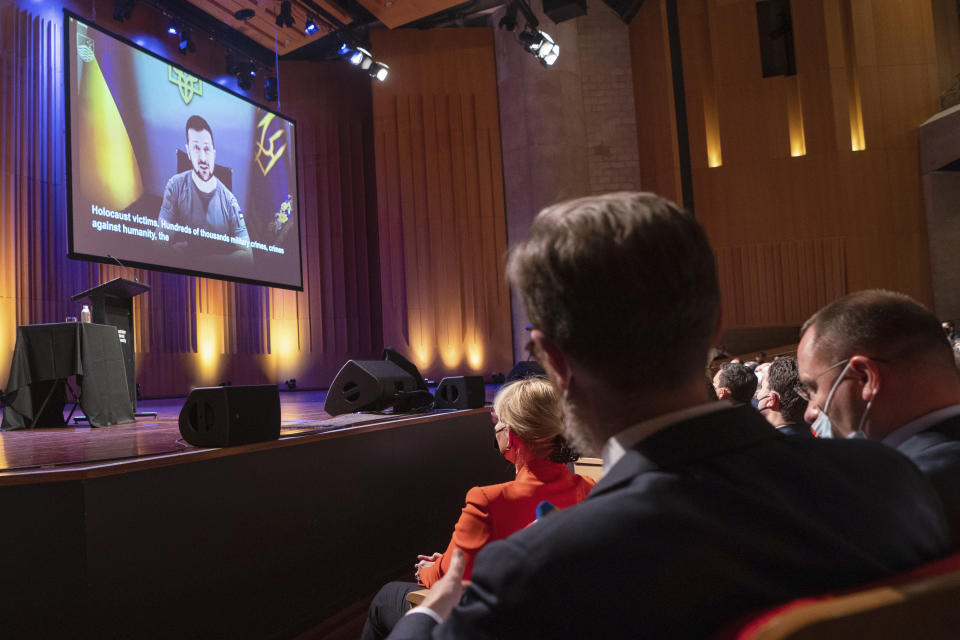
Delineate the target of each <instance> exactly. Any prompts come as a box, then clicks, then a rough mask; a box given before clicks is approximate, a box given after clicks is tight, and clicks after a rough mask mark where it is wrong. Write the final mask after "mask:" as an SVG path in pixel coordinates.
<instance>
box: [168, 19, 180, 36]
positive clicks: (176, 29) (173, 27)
mask: <svg viewBox="0 0 960 640" xmlns="http://www.w3.org/2000/svg"><path fill="white" fill-rule="evenodd" d="M167 33H169V34H170V35H172V36H178V35H180V25H179V24H178V23H177V21H176V20H174V19H172V18H171V19H170V24H169V25H168V26H167Z"/></svg>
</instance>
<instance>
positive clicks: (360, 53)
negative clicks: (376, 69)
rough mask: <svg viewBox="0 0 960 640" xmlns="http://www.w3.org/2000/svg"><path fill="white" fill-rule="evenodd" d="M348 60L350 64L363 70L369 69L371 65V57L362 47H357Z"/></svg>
mask: <svg viewBox="0 0 960 640" xmlns="http://www.w3.org/2000/svg"><path fill="white" fill-rule="evenodd" d="M349 60H350V64H352V65H354V66H355V67H360V68H361V69H364V70H366V69H369V68H370V65H372V64H373V56H372V55H370V52H369V51H367V50H366V49H364V48H363V47H357V48H356V49H355V50H354V51H353V53H351V54H350V58H349Z"/></svg>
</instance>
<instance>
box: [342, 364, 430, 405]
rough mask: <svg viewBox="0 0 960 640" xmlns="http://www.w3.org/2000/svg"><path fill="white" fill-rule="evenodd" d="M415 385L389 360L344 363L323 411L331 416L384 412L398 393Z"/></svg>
mask: <svg viewBox="0 0 960 640" xmlns="http://www.w3.org/2000/svg"><path fill="white" fill-rule="evenodd" d="M416 388H417V382H416V380H414V378H413V376H412V375H410V374H409V373H407V372H406V371H404V370H403V368H402V367H400V366H399V365H398V364H396V363H394V362H390V361H389V360H348V361H347V363H346V364H345V365H343V367H342V368H341V369H340V372H339V373H338V374H337V377H336V378H334V379H333V382H332V383H331V384H330V390H329V391H328V392H327V400H326V402H324V404H323V409H324V411H326V412H327V413H329V414H330V415H332V416H338V415H340V414H341V413H353V412H354V411H379V410H381V409H386V408H387V407H389V406H390V405H392V404H393V402H394V401H395V400H396V397H397V396H398V395H399V394H403V393H407V392H410V391H414V390H416Z"/></svg>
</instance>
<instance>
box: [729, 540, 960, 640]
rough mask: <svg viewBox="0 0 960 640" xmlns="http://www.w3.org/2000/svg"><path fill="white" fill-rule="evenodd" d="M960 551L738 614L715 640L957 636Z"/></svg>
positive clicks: (808, 639)
mask: <svg viewBox="0 0 960 640" xmlns="http://www.w3.org/2000/svg"><path fill="white" fill-rule="evenodd" d="M958 604H960V554H957V555H953V556H949V557H947V558H944V559H942V560H938V561H937V562H934V563H931V564H927V565H924V566H922V567H919V568H917V569H914V570H912V571H909V572H907V573H904V574H901V575H898V576H895V577H893V578H890V579H888V580H883V581H879V582H874V583H871V584H870V585H865V586H863V587H861V588H859V589H856V590H848V591H844V592H840V593H836V594H826V595H824V596H819V597H813V598H800V599H798V600H794V601H792V602H789V603H787V604H784V605H780V606H777V607H775V608H773V609H768V610H766V611H763V612H759V613H756V614H752V615H749V616H746V617H745V618H741V619H739V620H737V621H736V622H734V623H732V624H731V625H729V626H727V627H726V628H725V629H724V630H723V631H721V632H720V633H719V634H718V635H717V636H715V640H813V639H817V640H833V639H839V638H851V637H863V638H871V639H872V640H874V639H879V640H884V639H888V638H924V639H925V640H928V639H940V638H943V639H946V638H956V637H957V636H958V633H960V606H958Z"/></svg>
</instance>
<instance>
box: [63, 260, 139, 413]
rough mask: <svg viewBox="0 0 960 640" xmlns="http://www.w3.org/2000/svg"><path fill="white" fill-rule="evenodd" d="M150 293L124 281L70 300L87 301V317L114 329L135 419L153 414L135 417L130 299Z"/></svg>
mask: <svg viewBox="0 0 960 640" xmlns="http://www.w3.org/2000/svg"><path fill="white" fill-rule="evenodd" d="M149 290H150V285H148V284H143V283H142V282H134V281H133V280H127V279H126V278H114V279H113V280H110V281H109V282H104V283H103V284H101V285H98V286H96V287H94V288H92V289H87V290H86V291H82V292H80V293H78V294H77V295H75V296H73V297H72V298H70V299H71V300H73V301H77V300H82V299H84V298H89V299H90V313H91V315H92V320H93V322H95V323H97V324H109V325H113V326H114V327H116V328H117V333H118V334H119V335H120V348H121V349H122V350H123V360H124V362H125V364H126V366H127V386H128V387H129V388H130V389H129V390H130V406H131V407H132V408H133V413H134V416H137V417H141V416H153V417H156V415H157V414H156V413H153V412H150V413H137V381H136V373H135V368H134V364H135V360H134V358H135V356H134V344H133V299H134V297H136V296H138V295H140V294H141V293H144V292H145V291H149Z"/></svg>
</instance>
